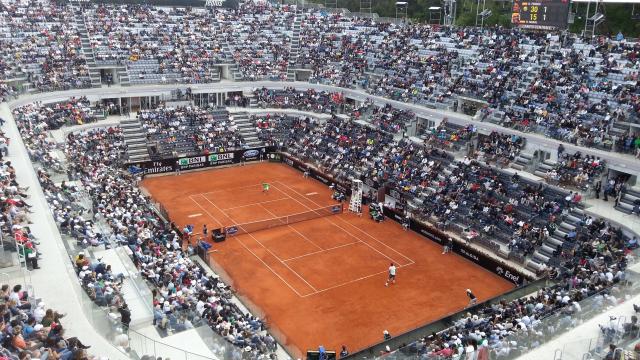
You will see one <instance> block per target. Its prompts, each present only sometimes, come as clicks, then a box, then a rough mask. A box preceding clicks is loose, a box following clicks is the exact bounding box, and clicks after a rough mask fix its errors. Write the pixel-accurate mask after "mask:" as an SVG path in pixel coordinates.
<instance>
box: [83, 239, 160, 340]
mask: <svg viewBox="0 0 640 360" xmlns="http://www.w3.org/2000/svg"><path fill="white" fill-rule="evenodd" d="M127 250H128V248H126V247H124V246H122V247H117V248H113V249H107V250H93V251H91V252H92V253H93V257H94V258H95V259H98V258H99V259H102V261H103V262H104V263H105V264H108V265H111V270H112V271H113V273H114V274H122V275H124V280H123V281H122V287H121V290H122V295H123V296H124V300H125V301H126V303H127V305H128V306H129V309H130V310H131V328H133V329H137V328H139V327H141V326H146V325H148V324H149V323H150V322H151V321H152V320H153V309H152V295H151V289H149V286H148V285H147V284H146V282H145V281H144V279H143V278H142V277H140V276H139V275H138V271H137V269H136V267H135V265H134V264H133V261H132V260H131V258H130V257H129V255H128V254H127Z"/></svg>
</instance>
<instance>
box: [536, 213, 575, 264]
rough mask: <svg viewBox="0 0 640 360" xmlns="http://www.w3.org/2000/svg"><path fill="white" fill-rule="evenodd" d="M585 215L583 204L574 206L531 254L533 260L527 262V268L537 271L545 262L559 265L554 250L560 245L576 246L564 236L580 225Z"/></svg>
mask: <svg viewBox="0 0 640 360" xmlns="http://www.w3.org/2000/svg"><path fill="white" fill-rule="evenodd" d="M584 215H585V212H584V208H583V205H578V206H575V207H574V208H572V209H571V211H570V212H569V214H567V216H566V217H565V218H564V219H562V221H561V222H560V225H559V226H558V228H557V229H556V231H555V232H554V233H553V234H552V235H550V236H549V237H548V238H547V239H545V241H544V242H543V243H542V245H541V246H540V247H538V248H537V249H536V251H535V252H534V253H533V255H532V256H531V260H530V261H528V262H527V268H529V269H530V270H533V271H537V270H539V269H540V268H541V267H542V265H543V264H544V265H549V266H557V265H558V264H559V263H558V260H557V259H556V257H555V256H554V255H553V252H554V251H555V250H556V248H557V247H558V246H561V247H562V248H564V249H567V248H572V247H573V246H574V245H573V244H571V243H568V242H565V240H564V236H565V235H567V234H568V233H569V232H570V231H571V230H574V229H575V228H576V226H577V225H579V222H580V220H581V219H582V218H583V217H584Z"/></svg>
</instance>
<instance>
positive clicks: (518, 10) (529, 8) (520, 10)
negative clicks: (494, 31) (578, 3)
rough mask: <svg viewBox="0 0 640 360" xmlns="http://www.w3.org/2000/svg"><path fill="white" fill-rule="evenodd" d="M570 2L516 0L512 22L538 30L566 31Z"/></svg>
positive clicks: (557, 0)
mask: <svg viewBox="0 0 640 360" xmlns="http://www.w3.org/2000/svg"><path fill="white" fill-rule="evenodd" d="M568 17H569V0H533V1H528V0H514V1H513V11H512V13H511V22H512V23H513V24H514V25H516V26H518V27H522V28H527V29H537V30H557V29H566V27H567V21H568Z"/></svg>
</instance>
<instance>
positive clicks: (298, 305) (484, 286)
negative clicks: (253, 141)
mask: <svg viewBox="0 0 640 360" xmlns="http://www.w3.org/2000/svg"><path fill="white" fill-rule="evenodd" d="M263 183H269V184H270V189H269V191H267V192H263V189H262V184H263ZM141 185H142V187H144V188H145V189H146V190H147V191H148V192H149V193H150V194H151V196H152V197H153V198H154V200H155V201H157V202H159V203H160V204H161V205H162V206H163V207H164V208H165V209H166V210H167V212H168V214H169V217H170V218H171V220H172V221H174V222H175V223H176V224H177V225H178V226H180V227H183V226H185V225H186V224H192V225H193V226H194V229H195V230H194V233H195V234H196V236H195V237H197V236H198V235H199V234H201V232H202V227H203V225H204V224H207V226H208V228H209V229H210V230H211V229H216V228H222V227H234V226H237V225H238V224H241V225H240V226H239V227H240V228H246V229H247V231H248V233H238V234H237V235H234V236H228V237H227V240H226V241H225V242H222V243H215V244H213V248H212V251H210V255H209V256H210V259H209V260H210V263H212V264H213V267H214V270H216V271H217V272H219V273H221V274H222V275H223V277H224V278H225V280H227V281H229V282H230V283H231V284H232V286H233V287H234V288H235V290H236V291H237V292H238V295H239V297H240V298H241V299H242V301H243V302H245V304H246V305H248V307H249V308H251V309H252V310H253V311H254V312H257V313H258V314H259V315H261V316H264V317H266V318H267V321H268V324H269V326H270V331H271V332H272V333H273V334H274V335H275V336H276V337H277V338H278V340H279V341H281V342H282V343H283V345H284V346H286V347H287V348H288V350H289V351H290V353H292V355H294V356H296V357H301V355H302V353H303V352H304V351H306V350H307V349H315V348H317V347H318V345H324V346H325V348H327V349H339V348H340V346H341V345H343V344H344V345H346V346H347V347H348V348H349V349H351V350H352V351H354V350H358V349H361V348H365V347H367V346H370V345H372V344H374V343H376V342H378V341H380V340H382V333H383V331H384V330H388V331H389V332H390V333H391V334H392V335H393V334H399V333H402V332H405V331H407V330H410V329H413V328H416V327H418V326H420V325H423V324H425V323H428V322H431V321H433V320H436V319H438V318H441V317H443V316H445V315H447V314H450V313H453V312H457V311H460V310H461V309H463V308H464V306H465V305H466V304H467V302H468V299H467V297H466V295H465V291H464V290H465V289H466V288H472V289H473V291H474V293H475V294H476V295H477V296H478V297H479V299H480V300H483V299H487V298H491V297H494V296H497V295H499V294H501V293H504V292H506V291H507V290H509V289H511V288H513V285H512V284H511V283H509V282H507V281H505V280H504V279H501V278H500V277H498V276H497V275H495V274H492V273H490V272H488V271H486V270H485V269H483V268H481V267H479V266H477V265H475V264H473V263H471V262H469V261H467V260H466V259H464V258H462V257H460V256H457V255H454V254H447V255H443V254H442V248H441V247H440V246H439V245H437V244H436V243H434V242H432V241H430V240H428V239H426V238H424V237H422V236H420V235H418V234H416V233H414V232H412V231H404V230H403V229H402V227H401V226H400V225H399V224H397V223H395V222H393V221H385V222H383V223H376V222H374V221H372V220H370V219H369V218H368V216H367V215H366V210H365V214H363V216H357V215H355V214H352V213H349V212H347V211H346V205H347V204H344V205H345V212H344V213H340V214H336V215H330V214H329V212H328V211H327V214H326V215H327V216H322V217H318V218H313V217H314V216H309V214H312V215H313V214H314V213H315V214H316V215H317V213H318V212H320V211H326V209H331V207H332V206H335V205H336V202H335V201H334V200H332V199H331V190H330V189H329V188H328V187H327V186H326V185H324V184H322V183H320V182H318V181H316V180H313V179H310V178H304V177H303V176H302V173H300V172H298V171H296V170H294V169H292V168H290V167H289V166H287V165H284V164H280V163H258V164H252V165H246V166H240V167H230V168H225V169H216V170H209V171H201V172H194V173H188V174H184V173H183V174H182V175H166V176H157V177H149V178H147V179H145V180H144V181H143V182H142V184H141ZM282 217H289V218H291V221H286V220H282V219H281V218H282ZM296 217H301V218H300V219H307V218H311V219H308V220H306V221H301V222H295V221H294V220H300V219H298V218H296ZM265 222H266V223H273V225H274V226H275V227H273V228H269V229H265V230H260V231H249V230H251V226H252V224H256V223H259V224H264V223H265ZM241 232H242V231H241ZM390 263H394V264H396V266H397V267H398V277H397V283H396V284H395V285H392V286H390V287H388V288H387V287H385V286H384V283H385V280H386V277H387V268H388V266H389V264H390Z"/></svg>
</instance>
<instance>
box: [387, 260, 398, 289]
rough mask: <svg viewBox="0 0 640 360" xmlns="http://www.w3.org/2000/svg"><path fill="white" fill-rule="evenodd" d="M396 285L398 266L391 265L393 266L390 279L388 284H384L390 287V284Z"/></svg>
mask: <svg viewBox="0 0 640 360" xmlns="http://www.w3.org/2000/svg"><path fill="white" fill-rule="evenodd" d="M395 283H396V266H395V265H393V263H391V265H389V278H388V279H387V282H386V283H384V286H389V284H395Z"/></svg>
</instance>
